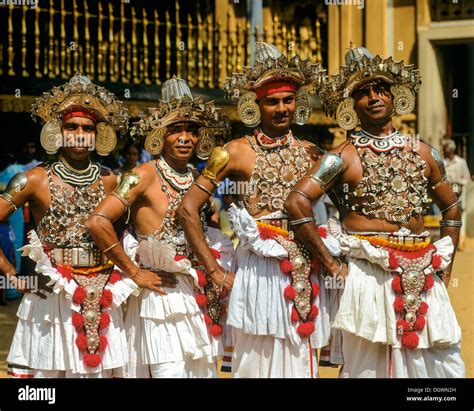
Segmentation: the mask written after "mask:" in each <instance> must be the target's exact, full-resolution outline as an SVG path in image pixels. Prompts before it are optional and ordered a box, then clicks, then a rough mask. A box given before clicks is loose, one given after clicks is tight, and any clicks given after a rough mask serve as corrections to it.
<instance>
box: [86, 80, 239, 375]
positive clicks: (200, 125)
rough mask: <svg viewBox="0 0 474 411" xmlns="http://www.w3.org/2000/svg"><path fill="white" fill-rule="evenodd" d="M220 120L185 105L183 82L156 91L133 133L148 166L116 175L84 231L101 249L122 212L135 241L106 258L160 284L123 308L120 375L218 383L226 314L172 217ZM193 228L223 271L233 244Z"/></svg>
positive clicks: (197, 103) (207, 107)
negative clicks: (124, 346)
mask: <svg viewBox="0 0 474 411" xmlns="http://www.w3.org/2000/svg"><path fill="white" fill-rule="evenodd" d="M222 121H223V117H222V116H221V115H220V114H219V112H218V110H217V109H216V108H215V107H214V104H213V103H212V102H207V103H204V102H203V101H202V99H201V98H200V97H196V98H193V96H192V94H191V91H190V90H189V87H188V86H187V84H186V82H185V81H184V80H182V79H178V78H175V77H174V78H172V79H170V80H168V81H166V82H165V83H163V87H162V98H161V100H160V102H159V103H158V106H157V108H153V109H149V114H148V115H147V116H146V117H144V118H142V119H141V120H140V121H139V122H138V123H136V124H135V125H134V127H133V128H132V135H134V136H136V137H137V138H139V137H141V136H146V140H145V149H146V150H147V151H148V152H149V153H150V154H152V155H153V156H158V158H157V159H156V160H152V161H149V162H147V163H144V164H142V165H140V166H139V167H137V168H135V169H134V170H133V171H132V172H131V173H130V174H129V175H126V176H124V178H123V179H122V181H121V183H120V185H119V187H118V189H117V190H116V191H115V192H114V193H112V195H110V196H108V197H106V198H105V200H104V201H103V202H102V203H101V204H100V205H99V206H98V207H97V209H96V210H95V212H94V213H93V214H92V216H91V217H90V218H89V220H88V221H87V223H86V225H87V227H88V229H89V231H90V232H91V234H92V237H93V238H94V239H95V241H97V243H98V244H99V246H102V247H105V246H106V244H109V243H115V242H116V241H118V239H117V237H116V234H115V232H114V230H113V226H112V222H114V221H115V220H117V219H118V218H120V217H121V216H122V214H124V213H126V214H127V215H128V216H129V218H130V221H131V224H132V225H133V229H134V231H135V234H136V237H137V239H138V241H137V240H136V239H135V238H134V237H133V236H132V235H127V236H125V238H124V240H123V247H122V246H120V245H119V246H117V247H115V248H114V249H113V250H111V253H110V258H111V259H112V261H113V262H114V263H115V264H116V265H117V266H118V267H119V268H120V269H121V270H122V272H123V273H124V274H125V275H128V276H130V277H132V278H133V277H134V276H136V275H137V274H136V273H138V272H140V270H143V267H146V268H148V269H150V270H153V271H155V272H156V275H157V277H158V276H159V277H160V278H161V279H162V281H163V287H160V288H159V289H154V290H143V291H142V292H141V294H140V295H139V296H138V297H136V298H134V297H132V298H131V299H130V301H129V305H128V310H127V316H126V319H125V327H126V330H127V338H128V344H129V362H128V364H127V366H126V367H125V369H124V376H125V377H128V378H133V377H139V378H150V377H152V378H207V377H216V376H217V368H216V365H217V358H218V356H219V355H220V354H221V353H222V345H221V337H220V336H221V333H222V325H223V318H222V316H223V314H224V308H223V307H222V302H221V301H220V298H219V296H218V295H217V291H218V290H216V286H215V284H213V282H212V280H211V279H210V278H209V277H208V276H207V275H206V273H205V269H204V267H203V266H202V264H201V263H200V261H199V260H197V259H196V258H195V256H194V255H193V254H192V252H191V249H190V247H189V246H188V244H187V242H186V239H185V237H184V234H183V232H182V229H181V227H180V225H179V223H178V221H177V219H176V216H175V212H176V209H177V207H178V205H179V203H180V202H181V200H182V198H183V197H184V195H185V194H186V192H187V191H188V189H189V188H190V187H191V184H192V183H193V181H194V179H195V174H194V170H193V169H192V168H191V167H190V166H189V165H188V163H189V161H190V159H191V156H192V155H193V154H194V153H195V154H196V155H197V156H198V157H199V158H201V159H206V158H207V157H209V154H210V153H211V150H212V149H213V148H214V146H215V140H214V133H215V132H216V131H219V127H220V126H221V123H222ZM200 211H202V212H201V216H200V220H199V221H198V224H200V225H201V224H202V225H203V226H204V227H205V231H206V241H207V242H208V243H209V245H210V246H212V247H213V252H214V253H215V255H216V257H217V258H218V259H219V261H220V263H221V264H222V265H224V266H228V268H230V261H231V258H232V257H231V256H232V243H231V242H230V240H229V239H228V238H227V237H224V236H223V235H221V234H220V232H219V230H217V229H214V228H212V227H207V225H206V213H205V211H206V210H200Z"/></svg>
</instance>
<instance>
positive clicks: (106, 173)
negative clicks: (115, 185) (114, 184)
mask: <svg viewBox="0 0 474 411" xmlns="http://www.w3.org/2000/svg"><path fill="white" fill-rule="evenodd" d="M100 176H101V177H102V179H103V180H104V181H107V182H110V181H117V174H115V173H114V172H113V171H112V170H111V169H110V168H107V167H103V166H100Z"/></svg>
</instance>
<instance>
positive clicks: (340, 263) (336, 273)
mask: <svg viewBox="0 0 474 411" xmlns="http://www.w3.org/2000/svg"><path fill="white" fill-rule="evenodd" d="M335 260H336V261H337V262H338V263H339V267H338V269H337V271H336V272H335V273H332V275H333V276H334V277H337V276H338V275H339V274H341V271H342V261H341V260H340V259H339V258H335Z"/></svg>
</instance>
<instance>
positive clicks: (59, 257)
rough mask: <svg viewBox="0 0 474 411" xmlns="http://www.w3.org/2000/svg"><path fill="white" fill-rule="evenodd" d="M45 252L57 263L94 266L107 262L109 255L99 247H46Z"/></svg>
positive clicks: (73, 265) (72, 265)
mask: <svg viewBox="0 0 474 411" xmlns="http://www.w3.org/2000/svg"><path fill="white" fill-rule="evenodd" d="M45 252H46V255H47V256H48V257H49V258H50V259H51V260H53V261H54V262H55V263H56V265H67V266H71V267H94V266H98V265H102V264H105V263H107V257H106V256H105V255H103V254H102V252H101V251H100V250H98V249H97V248H93V249H85V248H81V247H74V248H50V249H46V250H45Z"/></svg>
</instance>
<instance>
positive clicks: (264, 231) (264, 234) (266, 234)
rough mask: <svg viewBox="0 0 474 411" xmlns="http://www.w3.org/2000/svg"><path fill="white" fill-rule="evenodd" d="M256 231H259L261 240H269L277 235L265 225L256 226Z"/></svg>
mask: <svg viewBox="0 0 474 411" xmlns="http://www.w3.org/2000/svg"><path fill="white" fill-rule="evenodd" d="M258 232H259V233H260V238H261V239H262V240H269V239H272V238H275V237H276V236H277V234H276V233H275V232H274V231H273V230H271V229H270V228H266V227H258Z"/></svg>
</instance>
